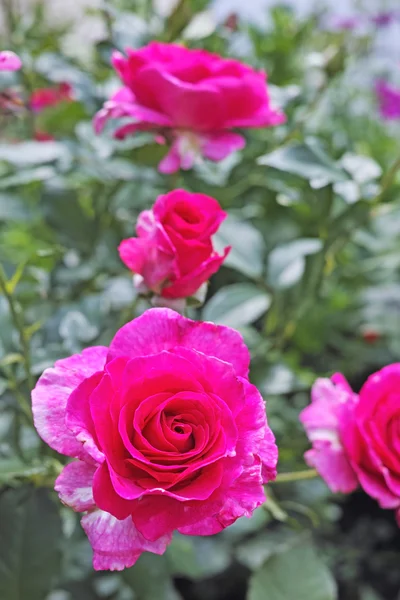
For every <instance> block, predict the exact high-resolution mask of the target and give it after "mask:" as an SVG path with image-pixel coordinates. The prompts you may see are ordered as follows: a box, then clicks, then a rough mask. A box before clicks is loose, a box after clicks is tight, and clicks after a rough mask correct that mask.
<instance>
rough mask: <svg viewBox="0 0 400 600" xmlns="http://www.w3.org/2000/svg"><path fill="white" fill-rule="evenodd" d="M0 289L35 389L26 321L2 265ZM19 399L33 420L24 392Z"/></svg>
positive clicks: (26, 413) (30, 384) (29, 378)
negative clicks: (9, 287)
mask: <svg viewBox="0 0 400 600" xmlns="http://www.w3.org/2000/svg"><path fill="white" fill-rule="evenodd" d="M0 291H1V292H2V293H3V295H4V297H5V298H6V300H7V303H8V306H9V307H10V312H11V316H12V319H13V322H14V325H15V327H16V329H17V331H18V333H19V339H20V343H21V353H22V357H23V362H24V367H25V372H26V378H27V381H28V385H29V389H31V390H32V389H33V386H34V381H33V377H32V372H31V358H30V351H29V340H28V337H27V335H26V333H25V327H24V322H23V319H22V317H21V312H20V308H19V306H18V304H17V303H16V302H15V299H14V297H13V295H12V294H11V293H10V291H9V289H8V286H7V278H6V275H5V273H4V269H3V267H2V266H1V265H0ZM16 397H17V400H18V402H19V404H20V406H21V409H22V411H23V413H24V414H25V415H26V416H29V419H30V420H32V411H31V407H30V405H29V403H28V402H27V400H26V399H25V398H24V396H23V395H22V394H19V393H16Z"/></svg>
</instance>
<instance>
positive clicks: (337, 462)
mask: <svg viewBox="0 0 400 600" xmlns="http://www.w3.org/2000/svg"><path fill="white" fill-rule="evenodd" d="M356 402H357V395H356V394H354V392H353V391H352V390H351V388H350V386H349V384H348V383H347V381H346V379H345V378H344V377H343V375H341V374H340V373H336V374H335V375H333V376H332V378H331V379H317V381H316V382H315V383H314V385H313V388H312V391H311V404H310V405H309V406H307V407H306V408H305V409H304V410H303V411H302V412H301V413H300V421H301V423H302V424H303V426H304V429H305V430H306V433H307V437H308V439H309V440H310V442H311V443H312V449H311V450H308V451H307V452H306V454H305V455H304V458H305V460H306V462H307V464H308V465H309V466H310V467H314V468H315V469H317V471H318V473H319V474H320V475H321V477H322V478H323V479H324V480H325V482H326V483H327V485H328V486H329V488H330V489H331V490H332V491H333V492H343V493H348V492H352V491H353V490H354V489H355V488H356V487H357V485H358V481H357V477H356V475H355V472H354V470H353V468H352V466H351V464H350V461H349V459H348V457H347V456H346V453H345V450H344V448H343V443H342V435H341V429H342V421H343V418H344V416H345V414H346V413H347V412H348V411H349V410H350V411H351V409H352V407H353V406H354V405H355V403H356Z"/></svg>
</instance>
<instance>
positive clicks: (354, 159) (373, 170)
mask: <svg viewBox="0 0 400 600" xmlns="http://www.w3.org/2000/svg"><path fill="white" fill-rule="evenodd" d="M340 164H341V165H342V167H343V168H344V169H345V170H346V171H347V172H348V173H350V175H351V176H352V178H353V179H354V181H356V182H357V183H359V184H362V183H367V182H368V181H373V180H374V179H377V178H378V177H380V176H381V175H382V169H381V167H380V166H379V165H378V163H377V162H376V161H375V160H373V159H372V158H370V157H369V156H361V155H359V154H353V153H352V152H346V154H344V155H343V156H342V158H341V159H340Z"/></svg>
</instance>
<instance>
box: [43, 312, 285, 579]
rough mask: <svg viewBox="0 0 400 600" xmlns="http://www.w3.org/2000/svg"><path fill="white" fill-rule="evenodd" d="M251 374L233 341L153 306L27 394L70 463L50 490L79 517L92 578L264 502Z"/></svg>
mask: <svg viewBox="0 0 400 600" xmlns="http://www.w3.org/2000/svg"><path fill="white" fill-rule="evenodd" d="M248 367H249V353H248V350H247V348H246V346H245V345H244V343H243V340H242V338H241V336H240V335H239V334H238V333H237V332H236V331H234V330H232V329H230V328H228V327H222V326H216V325H214V324H212V323H201V322H194V321H191V320H189V319H186V318H184V317H182V316H180V315H179V314H178V313H175V312H174V311H171V310H169V309H160V308H155V309H151V310H148V311H147V312H145V313H144V314H143V315H142V316H141V317H139V318H137V319H135V320H134V321H131V322H130V323H128V324H127V325H125V326H124V327H122V329H120V330H119V331H118V333H117V334H116V336H115V337H114V339H113V341H112V342H111V345H110V347H109V348H105V347H94V348H88V349H87V350H84V351H83V352H82V354H78V355H75V356H72V357H70V358H67V359H63V360H60V361H58V362H57V363H56V364H55V367H54V368H52V369H47V370H46V371H45V372H44V373H43V375H42V376H41V378H40V379H39V381H38V383H37V385H36V387H35V389H34V391H33V393H32V401H33V413H34V420H35V426H36V428H37V430H38V432H39V434H40V435H41V437H42V438H43V440H44V441H45V442H47V443H48V444H49V446H51V447H52V448H53V449H54V450H56V451H58V452H60V453H61V454H66V455H67V456H71V457H74V458H75V459H77V460H74V461H72V462H71V463H69V464H68V465H67V466H66V467H65V468H64V470H63V472H62V473H61V475H60V476H59V477H58V479H57V481H56V485H55V488H56V490H57V492H58V494H59V496H60V498H61V500H62V502H64V503H65V504H67V505H68V506H71V507H72V508H73V509H74V510H76V511H79V512H84V513H85V515H84V516H83V518H82V526H83V528H84V530H85V531H86V533H87V535H88V537H89V540H90V542H91V544H92V546H93V550H94V568H95V569H98V570H101V569H111V570H121V569H123V568H125V567H129V566H131V565H132V564H134V562H135V561H136V560H137V558H138V557H139V556H140V554H141V553H142V552H143V551H149V552H155V553H157V554H162V553H163V552H164V551H165V548H166V546H167V544H168V543H169V542H170V540H171V535H172V532H173V531H174V530H178V531H180V532H181V533H183V534H187V535H210V534H214V533H217V532H219V531H221V530H223V529H224V528H225V527H227V526H228V525H231V524H232V523H233V522H234V521H236V519H238V518H239V517H242V516H250V515H251V514H252V512H253V510H254V509H255V508H256V507H257V506H260V504H262V503H263V502H264V499H265V496H264V489H263V482H267V481H269V480H271V479H273V478H274V477H275V475H276V462H277V447H276V445H275V441H274V436H273V434H272V432H271V430H270V429H269V427H268V424H267V419H266V414H265V406H264V402H263V400H262V397H261V395H260V393H259V392H258V390H257V389H256V388H255V387H254V386H253V385H252V384H251V383H250V382H249V380H248Z"/></svg>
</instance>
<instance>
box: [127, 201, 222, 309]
mask: <svg viewBox="0 0 400 600" xmlns="http://www.w3.org/2000/svg"><path fill="white" fill-rule="evenodd" d="M225 218H226V213H225V212H224V211H223V210H222V209H221V207H220V206H219V204H218V202H217V201H216V200H214V198H211V197H210V196H206V195H204V194H191V193H189V192H186V191H185V190H174V191H173V192H170V193H169V194H165V195H163V196H159V197H158V198H157V200H156V202H155V204H154V206H153V208H152V209H151V210H145V211H143V212H142V213H141V214H140V215H139V218H138V221H137V225H136V231H137V234H138V237H137V238H129V239H127V240H124V241H123V242H122V243H121V244H120V247H119V252H120V256H121V259H122V260H123V262H124V263H125V264H126V266H127V267H129V269H131V270H132V271H133V272H134V273H136V274H137V276H136V277H135V283H136V286H137V287H138V289H141V290H142V291H146V290H147V291H150V290H151V291H153V292H154V293H155V294H160V295H161V296H163V297H164V298H171V299H173V298H186V297H189V296H193V295H194V294H195V293H196V292H197V290H198V289H199V288H200V286H201V285H202V284H203V283H205V282H206V281H207V279H208V278H209V277H210V276H211V275H212V274H213V273H216V271H218V269H219V268H220V266H221V264H222V263H223V261H224V259H225V258H226V256H227V254H228V252H229V250H230V248H229V247H227V248H225V250H224V252H223V254H222V255H218V254H217V253H216V252H215V250H214V248H213V244H212V240H211V236H212V234H214V233H215V232H216V231H217V229H218V227H219V225H220V224H221V222H222V221H223V220H224V219H225Z"/></svg>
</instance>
